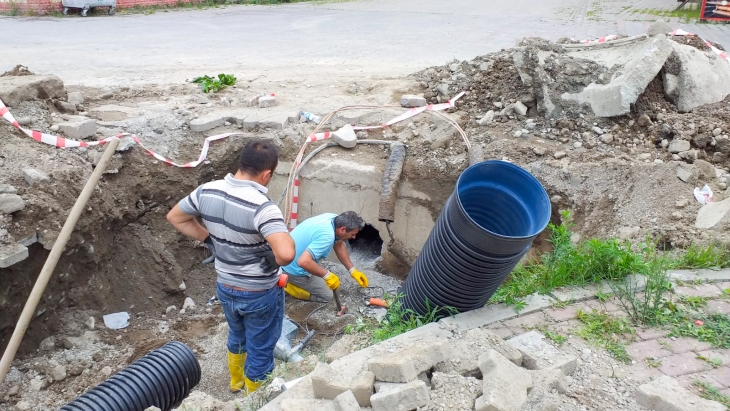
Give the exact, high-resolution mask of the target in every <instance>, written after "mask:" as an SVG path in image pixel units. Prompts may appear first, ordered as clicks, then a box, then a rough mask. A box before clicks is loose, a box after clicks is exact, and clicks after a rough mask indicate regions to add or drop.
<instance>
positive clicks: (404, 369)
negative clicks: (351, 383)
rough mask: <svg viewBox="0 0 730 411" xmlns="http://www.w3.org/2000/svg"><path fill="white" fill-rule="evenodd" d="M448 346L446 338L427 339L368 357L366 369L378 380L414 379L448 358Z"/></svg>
mask: <svg viewBox="0 0 730 411" xmlns="http://www.w3.org/2000/svg"><path fill="white" fill-rule="evenodd" d="M448 348H449V344H448V342H447V341H446V340H441V341H429V342H428V344H426V343H423V344H421V345H417V346H413V347H409V348H406V349H404V350H402V351H398V352H394V353H392V354H388V355H384V356H382V357H378V358H373V359H370V360H369V361H368V369H369V370H370V371H372V372H374V373H375V378H376V379H377V380H378V381H385V382H410V381H413V380H415V379H416V378H417V377H418V374H420V373H422V372H424V371H427V370H429V369H431V367H434V366H435V365H436V364H438V363H440V362H442V361H444V360H445V359H446V358H448V357H449V355H448V353H449V351H448Z"/></svg>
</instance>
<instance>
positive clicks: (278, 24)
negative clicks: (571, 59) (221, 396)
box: [0, 0, 730, 86]
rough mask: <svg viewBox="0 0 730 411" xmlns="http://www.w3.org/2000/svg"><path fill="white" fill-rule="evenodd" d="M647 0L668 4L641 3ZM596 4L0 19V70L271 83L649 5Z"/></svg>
mask: <svg viewBox="0 0 730 411" xmlns="http://www.w3.org/2000/svg"><path fill="white" fill-rule="evenodd" d="M647 2H653V3H657V4H659V5H663V6H664V7H665V8H671V7H674V6H675V4H674V3H673V2H670V1H668V0H640V1H639V3H647ZM669 3H671V4H669ZM592 4H597V3H595V2H590V1H589V0H544V1H542V0H541V1H535V0H511V1H485V0H449V1H443V0H371V1H367V0H361V1H352V2H335V3H325V4H309V3H299V4H293V5H283V6H228V7H225V8H211V9H204V10H194V9H192V10H191V9H187V10H179V11H169V12H162V11H158V12H156V13H154V14H151V15H143V14H133V15H129V14H127V15H125V14H117V15H115V16H107V15H106V14H105V13H98V14H96V15H94V16H90V17H86V18H82V17H79V16H68V17H64V18H51V17H40V18H39V17H35V18H27V17H25V18H18V17H0V39H2V43H1V44H0V71H5V70H8V69H10V68H12V67H13V66H15V65H16V64H23V65H26V66H28V67H29V68H30V69H31V70H32V71H34V72H36V73H53V74H56V75H58V76H60V77H62V78H63V79H64V81H66V82H67V83H70V84H83V85H89V86H98V85H103V84H138V83H145V82H179V81H182V80H184V79H186V78H191V77H193V76H196V75H199V74H201V73H212V72H216V73H218V72H228V71H235V72H237V73H244V77H249V78H254V77H256V76H257V75H261V74H264V75H266V76H267V77H269V79H274V80H276V79H282V80H284V79H296V80H297V81H307V79H308V78H319V79H321V78H323V77H324V78H327V77H331V78H357V77H359V76H362V77H367V78H378V77H381V78H383V77H394V76H402V75H404V74H408V73H411V72H413V71H416V70H419V69H421V68H424V67H427V66H431V65H437V64H444V63H445V62H447V61H448V60H450V59H454V58H456V59H469V58H472V57H474V56H477V55H482V54H486V53H488V52H492V51H497V50H499V49H502V48H508V47H511V46H513V45H514V44H515V42H516V41H518V40H519V39H520V38H522V37H525V36H540V37H545V38H548V39H552V40H556V39H558V38H560V37H572V38H577V39H583V38H589V37H594V38H595V37H601V36H604V35H607V34H615V33H625V34H629V35H632V34H639V33H642V32H644V31H645V29H646V27H647V26H648V25H649V22H648V21H641V20H642V19H638V20H637V19H635V18H632V19H630V18H628V17H627V16H626V15H622V13H624V14H625V12H622V10H626V8H625V7H627V6H625V5H632V6H636V7H639V6H642V5H643V6H646V4H641V5H637V2H635V1H630V0H613V1H611V2H608V4H609V5H610V6H611V7H607V8H605V9H607V11H606V10H604V9H602V10H601V12H602V13H603V14H602V15H601V16H600V18H595V16H596V11H591V10H590V8H591V7H592V6H591V5H592ZM648 19H651V16H649V18H648ZM648 19H647V18H645V19H644V20H648ZM677 26H680V25H677ZM681 26H682V27H683V28H686V29H689V30H691V29H692V28H696V27H694V25H689V26H688V25H681ZM703 26H707V27H702V28H701V29H702V30H704V33H705V35H708V36H709V37H711V38H710V39H711V40H715V41H720V42H722V41H723V40H725V39H727V40H730V35H728V34H727V31H725V30H724V26H722V27H721V26H717V27H718V28H717V29H715V28H714V26H712V27H710V26H708V25H703ZM708 33H709V34H708ZM728 43H729V44H730V41H728Z"/></svg>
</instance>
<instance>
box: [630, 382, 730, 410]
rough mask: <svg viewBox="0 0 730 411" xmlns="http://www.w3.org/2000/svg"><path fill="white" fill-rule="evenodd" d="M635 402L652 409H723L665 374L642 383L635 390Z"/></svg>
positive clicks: (720, 405) (723, 408)
mask: <svg viewBox="0 0 730 411" xmlns="http://www.w3.org/2000/svg"><path fill="white" fill-rule="evenodd" d="M636 402H637V403H639V405H641V406H642V407H645V408H648V409H650V410H654V411H724V410H725V407H724V406H723V405H722V404H720V403H718V402H715V401H709V400H705V399H703V398H701V397H699V396H697V395H695V394H693V393H691V392H689V391H687V390H686V389H684V388H682V386H681V385H680V384H679V383H678V382H677V381H676V380H675V379H673V378H671V377H668V376H666V375H664V376H661V377H659V378H657V379H656V380H654V381H652V382H649V383H647V384H644V385H642V386H640V387H639V389H638V390H637V391H636Z"/></svg>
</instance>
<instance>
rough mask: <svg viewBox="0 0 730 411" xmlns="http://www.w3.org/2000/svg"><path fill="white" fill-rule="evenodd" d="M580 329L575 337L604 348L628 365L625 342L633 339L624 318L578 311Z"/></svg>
mask: <svg viewBox="0 0 730 411" xmlns="http://www.w3.org/2000/svg"><path fill="white" fill-rule="evenodd" d="M577 318H578V321H580V322H581V327H580V328H579V329H578V332H577V335H578V336H580V337H582V338H584V339H585V340H586V341H588V342H589V343H591V344H593V345H595V346H597V347H601V348H604V349H605V350H606V351H608V352H609V353H610V354H611V355H612V356H613V357H614V358H616V359H617V360H619V361H621V362H624V363H627V364H630V363H631V357H630V356H629V354H628V353H627V352H626V345H625V342H626V341H629V340H631V339H633V334H634V330H633V328H631V327H630V326H629V322H628V321H627V319H626V318H621V317H613V316H611V315H609V314H607V313H605V312H598V311H596V310H592V311H591V312H585V311H582V310H580V311H578V315H577Z"/></svg>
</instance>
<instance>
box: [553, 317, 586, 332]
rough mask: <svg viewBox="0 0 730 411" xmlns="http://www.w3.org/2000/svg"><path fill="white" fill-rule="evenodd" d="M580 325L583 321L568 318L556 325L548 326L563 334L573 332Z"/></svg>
mask: <svg viewBox="0 0 730 411" xmlns="http://www.w3.org/2000/svg"><path fill="white" fill-rule="evenodd" d="M580 325H581V322H580V321H578V320H568V321H563V322H561V323H558V324H555V325H551V326H549V327H548V328H550V329H551V330H553V331H557V332H559V333H561V334H572V333H574V332H575V330H577V329H578V328H580Z"/></svg>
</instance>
